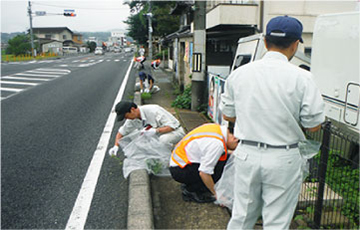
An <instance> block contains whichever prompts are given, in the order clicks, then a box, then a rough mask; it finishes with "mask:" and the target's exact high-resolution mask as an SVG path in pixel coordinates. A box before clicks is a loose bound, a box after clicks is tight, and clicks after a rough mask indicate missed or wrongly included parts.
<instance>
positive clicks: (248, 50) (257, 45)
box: [231, 34, 310, 72]
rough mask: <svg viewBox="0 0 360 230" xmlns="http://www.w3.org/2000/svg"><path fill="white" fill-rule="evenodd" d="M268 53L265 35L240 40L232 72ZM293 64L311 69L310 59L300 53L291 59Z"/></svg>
mask: <svg viewBox="0 0 360 230" xmlns="http://www.w3.org/2000/svg"><path fill="white" fill-rule="evenodd" d="M266 51H267V49H266V48H265V44H264V35H263V34H255V35H251V36H248V37H244V38H240V39H239V41H238V47H237V49H236V54H235V59H234V62H233V65H232V67H231V72H232V71H234V70H235V69H236V68H238V67H240V66H242V65H245V64H246V63H249V62H252V61H255V60H258V59H261V58H262V57H263V56H264V54H265V53H266ZM291 63H293V64H295V65H297V66H302V67H303V68H306V67H308V68H310V58H309V57H307V56H306V55H305V54H304V53H302V52H300V51H297V52H296V54H295V56H294V57H293V58H292V59H291Z"/></svg>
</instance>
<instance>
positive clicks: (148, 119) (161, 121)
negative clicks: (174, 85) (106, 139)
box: [109, 101, 185, 156]
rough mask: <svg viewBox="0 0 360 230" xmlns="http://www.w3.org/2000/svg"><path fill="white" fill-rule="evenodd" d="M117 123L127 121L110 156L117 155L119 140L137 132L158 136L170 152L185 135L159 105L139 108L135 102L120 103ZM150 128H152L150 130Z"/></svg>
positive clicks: (171, 116)
mask: <svg viewBox="0 0 360 230" xmlns="http://www.w3.org/2000/svg"><path fill="white" fill-rule="evenodd" d="M115 112H116V114H117V118H116V120H117V121H122V120H124V118H125V119H126V120H125V123H124V125H123V126H121V127H120V128H119V131H118V133H117V134H116V137H115V144H114V146H113V147H112V148H111V149H110V150H109V154H110V156H114V155H116V154H117V152H118V150H119V140H120V139H121V138H122V137H123V136H126V135H128V134H130V133H131V132H133V131H135V130H141V129H142V130H143V134H144V135H147V136H152V135H158V136H159V139H160V141H161V142H162V143H164V144H165V145H166V146H167V147H168V148H169V150H171V149H172V147H173V146H174V145H175V144H176V143H177V142H178V141H179V140H181V138H182V137H183V136H184V135H185V133H184V130H183V128H182V127H181V125H180V122H179V121H178V120H177V119H176V118H175V117H174V116H173V115H172V114H171V113H169V112H168V111H166V110H165V109H164V108H162V107H161V106H159V105H142V106H137V105H136V104H135V103H133V102H128V101H120V102H119V103H118V104H117V105H116V106H115ZM148 127H151V128H150V129H149V128H148Z"/></svg>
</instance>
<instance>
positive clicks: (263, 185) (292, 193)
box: [220, 16, 325, 229]
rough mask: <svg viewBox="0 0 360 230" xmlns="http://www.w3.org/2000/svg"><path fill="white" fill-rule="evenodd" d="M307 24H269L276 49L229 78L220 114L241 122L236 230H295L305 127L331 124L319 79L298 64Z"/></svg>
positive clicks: (288, 20) (270, 44) (287, 20)
mask: <svg viewBox="0 0 360 230" xmlns="http://www.w3.org/2000/svg"><path fill="white" fill-rule="evenodd" d="M301 34H302V24H301V22H300V21H298V20H297V19H295V18H292V17H288V16H279V17H275V18H273V19H271V20H270V21H269V23H268V24H267V27H266V37H265V45H266V48H267V49H268V52H267V53H266V54H265V55H264V57H263V58H262V59H261V60H258V61H254V62H252V63H249V64H247V65H244V66H242V67H239V68H238V69H236V70H235V71H234V72H233V73H231V74H230V76H229V77H228V78H227V81H226V87H225V92H224V94H223V95H222V100H221V101H222V102H221V104H220V109H221V110H222V112H223V114H224V119H226V120H228V121H232V122H235V123H236V124H235V137H236V138H238V139H239V140H240V142H239V145H238V147H237V148H236V150H235V151H234V155H235V181H234V184H235V188H234V206H233V210H232V215H231V219H230V222H229V224H228V229H251V228H253V227H254V224H255V222H256V221H257V219H258V217H259V216H260V215H262V221H263V227H264V229H288V228H289V225H290V223H291V220H292V217H293V214H294V211H295V208H296V205H297V202H298V196H299V193H300V188H301V184H302V170H301V164H302V159H301V155H300V153H299V148H298V142H299V141H301V140H304V139H305V136H304V134H303V132H302V129H301V126H303V127H304V128H306V129H307V130H309V131H310V132H314V131H316V130H318V129H320V127H321V126H320V125H321V123H322V122H323V121H324V120H325V116H324V103H323V100H322V97H321V94H320V92H319V90H318V88H317V87H316V85H315V83H314V81H313V77H312V74H311V73H310V72H308V71H306V70H303V69H301V68H299V67H297V66H295V65H293V64H291V63H289V60H291V58H292V57H293V56H294V55H295V52H296V50H297V48H298V44H299V42H303V40H302V38H301Z"/></svg>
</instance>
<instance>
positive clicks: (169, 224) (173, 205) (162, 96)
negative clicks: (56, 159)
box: [144, 69, 230, 229]
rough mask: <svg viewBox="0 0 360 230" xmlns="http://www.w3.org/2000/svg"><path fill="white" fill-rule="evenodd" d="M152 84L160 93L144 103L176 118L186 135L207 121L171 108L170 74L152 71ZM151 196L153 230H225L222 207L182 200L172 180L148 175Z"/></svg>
mask: <svg viewBox="0 0 360 230" xmlns="http://www.w3.org/2000/svg"><path fill="white" fill-rule="evenodd" d="M153 74H154V77H155V81H156V82H155V84H156V85H158V86H159V87H160V89H161V90H160V91H159V92H158V93H156V94H153V95H152V98H151V99H149V100H146V101H145V103H144V104H158V105H160V106H162V107H164V108H165V109H167V110H168V111H169V112H170V113H172V114H173V115H175V116H176V117H177V118H178V119H179V121H180V122H181V124H182V126H183V128H184V129H185V132H188V131H190V130H192V129H193V128H195V127H197V126H199V125H201V124H203V123H206V122H209V121H208V120H207V119H206V117H205V116H204V115H202V114H200V113H198V112H193V111H190V110H181V109H174V108H172V107H171V103H172V101H174V99H175V98H176V96H175V95H173V90H174V89H173V84H172V79H173V77H172V74H173V73H172V72H169V71H166V70H161V69H160V70H155V71H153ZM150 184H151V196H152V205H153V215H154V227H155V228H156V229H225V228H226V225H227V223H228V221H229V219H230V214H229V212H228V211H227V209H225V208H221V207H220V206H217V205H215V204H213V203H207V204H198V203H195V202H185V201H183V200H182V196H181V189H180V183H178V182H176V181H174V180H173V179H172V178H171V177H157V176H150Z"/></svg>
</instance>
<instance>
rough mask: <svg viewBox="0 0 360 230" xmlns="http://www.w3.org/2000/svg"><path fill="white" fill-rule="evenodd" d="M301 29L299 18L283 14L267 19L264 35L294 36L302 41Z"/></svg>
mask: <svg viewBox="0 0 360 230" xmlns="http://www.w3.org/2000/svg"><path fill="white" fill-rule="evenodd" d="M302 30H303V26H302V24H301V22H300V21H299V20H297V19H296V18H293V17H289V16H287V15H285V16H278V17H275V18H272V19H271V20H270V21H269V23H268V24H267V26H266V35H269V36H272V37H284V38H285V37H286V38H295V39H299V40H300V42H301V43H303V40H302V38H301V34H302Z"/></svg>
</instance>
